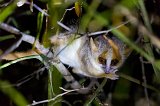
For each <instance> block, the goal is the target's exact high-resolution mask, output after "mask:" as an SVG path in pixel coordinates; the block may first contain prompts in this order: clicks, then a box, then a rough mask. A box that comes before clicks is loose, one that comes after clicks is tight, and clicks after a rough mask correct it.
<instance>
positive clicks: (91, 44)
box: [90, 37, 98, 52]
mask: <svg viewBox="0 0 160 106" xmlns="http://www.w3.org/2000/svg"><path fill="white" fill-rule="evenodd" d="M90 46H91V50H92V51H93V52H97V51H98V48H97V46H96V44H95V43H94V41H93V38H92V37H91V38H90Z"/></svg>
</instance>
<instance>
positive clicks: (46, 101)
mask: <svg viewBox="0 0 160 106" xmlns="http://www.w3.org/2000/svg"><path fill="white" fill-rule="evenodd" d="M60 89H62V90H63V91H65V92H64V93H61V94H59V95H57V96H55V97H54V98H52V99H47V100H42V101H38V102H36V101H33V103H32V104H29V105H28V106H35V105H39V104H42V103H48V102H51V101H55V100H56V99H57V98H59V97H62V96H64V95H66V94H68V93H71V92H74V91H79V90H81V89H73V90H66V89H64V88H62V87H60Z"/></svg>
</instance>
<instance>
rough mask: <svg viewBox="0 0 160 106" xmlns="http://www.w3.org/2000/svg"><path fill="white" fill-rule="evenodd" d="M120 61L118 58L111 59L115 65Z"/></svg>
mask: <svg viewBox="0 0 160 106" xmlns="http://www.w3.org/2000/svg"><path fill="white" fill-rule="evenodd" d="M118 62H119V60H117V59H113V60H112V61H111V66H115V65H117V64H118Z"/></svg>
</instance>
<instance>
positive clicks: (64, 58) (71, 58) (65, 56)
mask: <svg viewBox="0 0 160 106" xmlns="http://www.w3.org/2000/svg"><path fill="white" fill-rule="evenodd" d="M81 45H82V39H81V38H79V39H76V40H74V41H73V42H71V44H69V45H67V46H65V48H64V47H63V48H64V49H63V48H61V49H63V50H62V51H61V52H60V54H59V55H58V58H59V59H60V61H61V62H62V63H64V64H67V65H69V66H71V67H75V68H76V67H80V59H79V56H78V52H79V49H80V47H81Z"/></svg>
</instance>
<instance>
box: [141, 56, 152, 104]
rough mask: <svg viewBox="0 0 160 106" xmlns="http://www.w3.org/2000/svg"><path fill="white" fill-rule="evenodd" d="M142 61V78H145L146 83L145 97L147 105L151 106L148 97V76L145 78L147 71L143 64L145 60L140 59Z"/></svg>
mask: <svg viewBox="0 0 160 106" xmlns="http://www.w3.org/2000/svg"><path fill="white" fill-rule="evenodd" d="M140 61H141V67H142V78H143V81H144V93H145V97H146V100H147V102H148V103H147V105H148V106H150V102H149V97H148V91H147V88H146V86H147V80H146V76H145V69H144V63H143V58H142V57H140Z"/></svg>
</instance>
